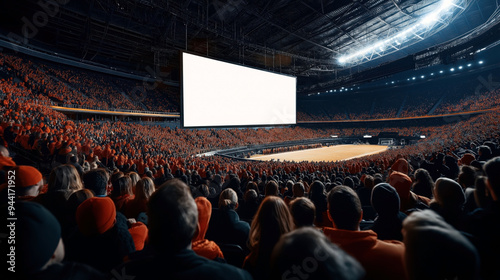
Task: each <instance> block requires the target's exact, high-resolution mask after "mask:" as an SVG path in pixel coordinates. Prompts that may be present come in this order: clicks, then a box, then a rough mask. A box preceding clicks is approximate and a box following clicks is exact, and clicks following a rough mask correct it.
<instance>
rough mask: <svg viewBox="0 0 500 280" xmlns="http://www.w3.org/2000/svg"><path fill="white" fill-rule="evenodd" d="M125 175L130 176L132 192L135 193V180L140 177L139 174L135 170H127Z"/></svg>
mask: <svg viewBox="0 0 500 280" xmlns="http://www.w3.org/2000/svg"><path fill="white" fill-rule="evenodd" d="M127 175H128V176H129V177H130V180H131V181H132V193H134V194H135V187H136V185H137V182H139V180H140V179H141V176H139V174H138V173H137V172H134V171H132V172H128V173H127Z"/></svg>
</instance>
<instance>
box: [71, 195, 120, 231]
mask: <svg viewBox="0 0 500 280" xmlns="http://www.w3.org/2000/svg"><path fill="white" fill-rule="evenodd" d="M115 221H116V207H115V203H114V202H113V200H111V198H109V197H91V198H89V199H87V200H85V201H84V202H82V204H80V206H78V208H77V209H76V223H77V225H78V229H79V230H80V232H81V233H83V234H84V235H96V234H103V233H105V232H106V231H108V230H109V229H110V228H112V227H113V225H114V224H115Z"/></svg>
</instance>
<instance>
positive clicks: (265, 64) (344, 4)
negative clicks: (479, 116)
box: [0, 0, 500, 94]
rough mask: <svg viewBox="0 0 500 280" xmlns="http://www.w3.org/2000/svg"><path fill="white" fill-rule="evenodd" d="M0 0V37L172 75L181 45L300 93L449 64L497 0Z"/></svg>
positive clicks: (492, 32)
mask: <svg viewBox="0 0 500 280" xmlns="http://www.w3.org/2000/svg"><path fill="white" fill-rule="evenodd" d="M2 2H4V3H2V4H0V5H2V7H0V11H1V12H0V31H1V33H0V34H1V35H2V36H3V38H4V39H6V40H10V41H22V42H21V43H22V44H25V45H29V46H30V47H33V48H38V49H42V50H45V51H47V52H53V53H57V54H58V55H63V56H67V57H71V58H73V59H76V60H78V61H85V62H88V63H94V64H101V65H106V66H108V67H114V68H117V69H121V70H124V71H128V72H130V71H133V72H135V73H142V74H145V73H147V74H148V75H151V76H161V77H162V78H163V79H166V80H172V81H178V80H179V64H180V63H179V51H188V52H191V53H194V54H199V55H203V56H208V57H211V58H216V59H221V60H224V61H228V62H233V63H238V64H243V65H247V66H252V67H256V68H259V69H268V70H270V71H274V72H279V73H284V74H290V75H294V76H297V77H298V91H299V93H304V94H305V93H308V92H311V91H313V90H314V91H316V90H320V89H322V88H328V87H329V86H335V85H337V84H342V83H356V82H363V81H368V80H373V79H377V78H381V77H383V76H384V75H385V76H387V75H390V74H393V73H396V72H400V71H404V70H409V69H415V68H422V67H427V66H430V65H433V64H438V63H451V62H453V60H454V59H455V60H456V59H462V58H467V57H466V56H470V54H471V53H472V54H474V53H475V52H476V51H477V50H480V49H482V48H485V47H488V46H490V45H492V44H495V43H496V42H497V41H499V40H500V25H499V19H500V9H499V3H498V0H422V1H418V0H336V1H326V0H314V1H306V0H274V1H269V0H266V1H264V0H252V1H250V0H210V1H209V0H191V1H168V0H78V1H77V0H57V1H56V0H18V1H2ZM443 3H445V4H443ZM443 5H445V6H446V9H444V10H443V11H440V12H439V14H437V15H434V17H433V18H431V16H429V15H431V14H432V13H433V12H435V11H437V10H439V9H440V7H443ZM416 26H423V27H422V28H421V29H416ZM405 32H406V33H405ZM401 33H405V36H404V38H403V36H402V35H400V34H401ZM21 38H22V39H21ZM402 39H407V40H406V41H405V40H402ZM377 42H378V43H377ZM381 42H382V43H381Z"/></svg>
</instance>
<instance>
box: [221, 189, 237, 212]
mask: <svg viewBox="0 0 500 280" xmlns="http://www.w3.org/2000/svg"><path fill="white" fill-rule="evenodd" d="M219 208H229V209H232V210H234V209H236V208H238V195H237V194H236V192H235V191H234V190H233V189H225V190H223V191H222V192H221V193H220V196H219Z"/></svg>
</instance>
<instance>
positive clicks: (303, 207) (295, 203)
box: [290, 197, 316, 227]
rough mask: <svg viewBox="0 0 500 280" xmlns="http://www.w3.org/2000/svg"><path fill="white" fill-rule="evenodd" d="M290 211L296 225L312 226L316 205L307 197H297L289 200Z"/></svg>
mask: <svg viewBox="0 0 500 280" xmlns="http://www.w3.org/2000/svg"><path fill="white" fill-rule="evenodd" d="M290 213H291V214H292V217H293V221H294V222H295V226H296V227H304V226H313V225H314V219H316V206H314V203H313V202H312V201H311V200H310V199H309V198H306V197H297V198H295V199H294V200H292V202H290Z"/></svg>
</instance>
